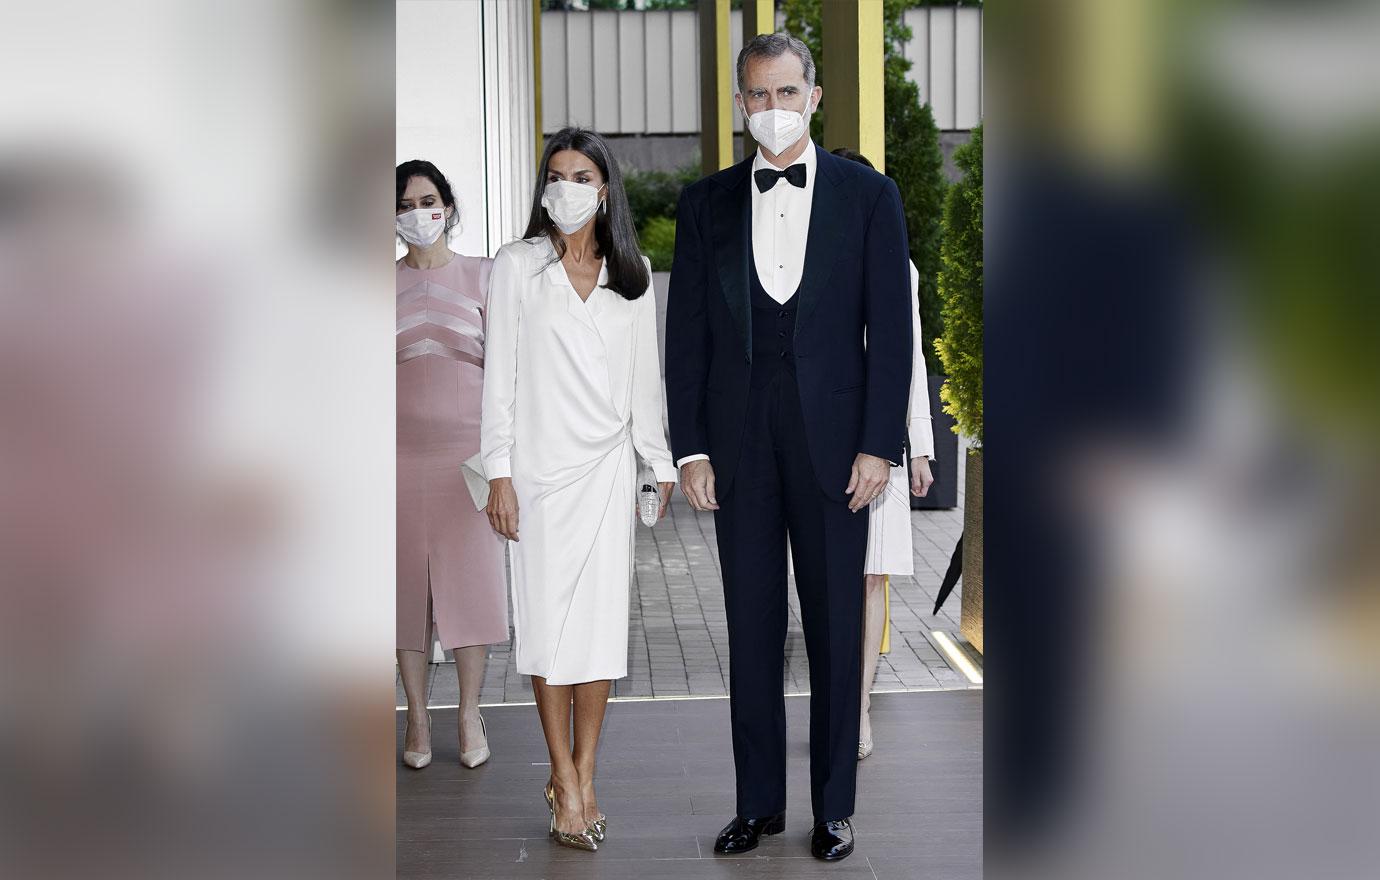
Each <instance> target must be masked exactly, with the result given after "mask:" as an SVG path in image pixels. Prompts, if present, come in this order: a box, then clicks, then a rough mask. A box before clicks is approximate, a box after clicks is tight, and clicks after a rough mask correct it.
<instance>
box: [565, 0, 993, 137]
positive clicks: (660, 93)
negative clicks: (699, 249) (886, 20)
mask: <svg viewBox="0 0 1380 880" xmlns="http://www.w3.org/2000/svg"><path fill="white" fill-rule="evenodd" d="M905 17H906V23H907V24H909V25H910V27H911V31H912V36H911V39H910V41H909V42H908V43H907V44H906V45H905V46H904V47H903V49H902V51H903V52H904V53H905V56H906V57H907V58H909V59H910V60H911V62H912V66H911V70H910V73H909V76H910V79H911V80H912V81H914V82H915V83H916V84H917V85H918V86H919V87H920V99H921V100H922V101H927V102H929V103H930V104H931V105H932V106H933V108H934V115H935V121H936V122H937V123H938V124H939V127H940V128H943V129H954V128H957V129H969V128H972V127H973V126H975V125H976V124H977V123H978V122H980V121H981V119H982V10H981V9H977V8H972V7H964V8H961V9H955V8H953V7H938V8H918V9H909V10H906V13H905ZM742 20H743V19H742V11H741V10H733V11H732V12H731V13H730V20H729V46H730V57H731V58H732V59H734V60H736V59H737V57H738V51H739V50H740V49H741V48H742V45H743V36H742ZM542 59H543V65H542V96H543V97H542V127H543V130H544V131H546V132H553V131H556V130H557V129H559V128H561V127H562V126H564V125H566V124H567V123H571V122H574V123H580V124H583V125H590V126H593V127H594V128H596V129H597V130H599V131H601V132H604V133H607V134H669V133H685V134H693V133H696V132H698V131H699V129H700V122H699V115H700V104H699V91H698V90H699V59H700V54H699V22H698V20H697V18H696V13H695V11H694V10H669V11H668V10H654V11H650V12H642V11H633V10H630V11H624V12H614V11H607V10H596V11H592V12H563V11H559V10H552V11H547V12H543V13H542ZM825 85H827V84H825ZM733 126H734V130H735V131H740V130H741V129H742V117H741V115H740V114H739V113H738V110H737V107H736V106H735V107H734V110H733Z"/></svg>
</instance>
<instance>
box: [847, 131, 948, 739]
mask: <svg viewBox="0 0 1380 880" xmlns="http://www.w3.org/2000/svg"><path fill="white" fill-rule="evenodd" d="M834 154H835V155H838V156H842V157H844V158H845V159H851V160H853V161H854V162H861V163H862V164H864V165H866V166H867V167H868V168H871V167H873V165H872V163H871V162H869V161H868V160H867V157H866V156H864V155H862V154H861V153H858V152H855V151H853V150H849V149H838V150H834ZM910 317H911V330H912V331H913V333H914V339H915V345H914V356H913V360H912V362H911V372H910V404H909V412H908V414H907V433H908V434H909V436H908V438H907V439H908V440H909V442H910V477H909V479H907V477H906V469H905V468H899V467H895V468H892V469H891V477H890V479H889V481H888V482H887V486H886V489H884V490H883V491H882V494H881V495H879V496H877V498H876V499H875V500H873V502H872V504H871V505H870V506H869V508H868V516H869V521H868V528H867V568H866V569H865V572H866V574H865V575H864V578H865V580H866V588H867V599H866V602H865V604H864V606H863V667H862V668H863V675H862V714H861V715H860V716H859V724H858V760H859V761H861V760H862V759H863V758H866V757H867V756H868V755H870V754H872V748H873V746H872V718H871V716H870V710H871V708H872V682H873V680H874V679H875V678H876V676H877V658H878V656H879V655H880V654H881V652H882V650H883V636H884V635H889V633H887V629H888V626H887V618H888V614H887V611H888V604H889V602H890V599H891V597H890V595H889V586H890V576H891V575H900V576H903V577H905V576H910V575H913V574H915V557H914V554H913V548H912V546H911V534H910V496H911V495H912V494H913V495H915V496H917V497H920V498H923V497H925V495H926V494H927V493H928V492H929V490H930V484H932V483H933V482H934V477H933V476H932V475H931V473H930V461H931V460H932V459H933V458H934V429H933V427H932V424H931V422H932V420H931V417H930V392H929V376H928V375H927V374H926V372H925V346H924V344H923V340H924V338H925V337H924V336H923V335H922V333H921V328H920V270H919V269H917V268H915V263H911V264H910ZM907 483H909V485H907Z"/></svg>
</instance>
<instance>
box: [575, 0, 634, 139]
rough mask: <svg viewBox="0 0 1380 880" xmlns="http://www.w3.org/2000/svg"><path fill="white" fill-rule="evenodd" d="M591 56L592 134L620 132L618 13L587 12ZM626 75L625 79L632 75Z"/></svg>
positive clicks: (605, 11) (632, 73)
mask: <svg viewBox="0 0 1380 880" xmlns="http://www.w3.org/2000/svg"><path fill="white" fill-rule="evenodd" d="M586 15H588V16H589V18H590V27H591V31H592V45H593V54H592V55H591V56H590V67H591V68H592V69H593V71H594V94H593V95H592V96H591V97H592V98H593V100H594V129H595V131H623V130H624V126H623V125H622V124H621V122H620V120H619V113H618V104H619V97H618V90H619V88H620V84H621V83H622V82H623V75H622V71H621V70H620V65H619V53H618V17H619V16H618V13H617V12H613V11H610V10H602V11H596V12H589V13H586ZM635 73H636V72H635V71H628V77H629V78H631V77H632V76H634V75H635Z"/></svg>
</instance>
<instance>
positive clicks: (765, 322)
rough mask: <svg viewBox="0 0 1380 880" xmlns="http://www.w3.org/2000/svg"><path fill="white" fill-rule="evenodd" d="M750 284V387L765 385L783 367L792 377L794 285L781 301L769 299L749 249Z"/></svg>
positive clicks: (795, 298)
mask: <svg viewBox="0 0 1380 880" xmlns="http://www.w3.org/2000/svg"><path fill="white" fill-rule="evenodd" d="M748 261H749V265H751V266H752V271H751V272H749V273H748V275H749V276H750V278H751V286H752V387H754V388H761V387H762V386H764V385H767V384H768V383H770V382H771V380H772V379H773V378H775V377H776V376H777V375H778V374H780V373H781V372H782V371H783V370H784V371H785V372H787V373H789V374H790V375H791V376H792V377H794V376H795V353H794V352H795V310H796V309H795V307H796V303H797V302H798V301H799V299H800V291H799V289H798V288H797V290H796V292H795V293H792V294H791V298H790V299H788V300H786V301H785V302H784V303H778V302H777V301H776V300H774V299H772V298H771V296H770V295H769V294H768V293H767V291H766V289H765V288H764V287H762V281H761V279H760V278H758V277H757V264H756V263H755V262H753V257H752V252H751V250H749V252H748Z"/></svg>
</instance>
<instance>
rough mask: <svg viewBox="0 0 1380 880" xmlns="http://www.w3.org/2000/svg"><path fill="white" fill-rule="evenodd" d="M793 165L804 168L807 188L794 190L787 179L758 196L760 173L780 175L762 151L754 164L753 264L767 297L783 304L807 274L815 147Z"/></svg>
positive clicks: (795, 188)
mask: <svg viewBox="0 0 1380 880" xmlns="http://www.w3.org/2000/svg"><path fill="white" fill-rule="evenodd" d="M791 164H792V165H804V166H805V186H803V187H799V186H793V185H792V184H791V183H790V182H789V181H788V180H786V179H785V178H784V177H783V178H781V179H780V180H778V181H776V185H775V186H773V187H772V188H771V189H769V190H767V191H766V192H759V191H758V189H757V181H756V179H755V175H756V174H757V171H758V169H761V168H770V169H771V170H773V171H779V170H781V169H778V168H777V167H776V166H775V165H773V164H771V163H770V162H768V161H767V157H766V156H764V155H762V151H761V150H760V149H759V150H758V151H757V157H756V158H755V159H753V160H752V174H753V175H754V179H753V180H752V181H751V182H750V183H749V186H750V187H751V189H752V260H753V263H754V264H756V267H757V278H758V280H759V281H761V282H762V288H763V289H764V290H766V292H767V296H770V297H771V298H772V299H774V300H776V301H777V302H779V303H784V302H785V301H786V300H788V299H790V298H791V295H792V294H794V293H795V291H796V288H798V287H800V279H801V277H803V276H804V274H805V242H806V240H807V239H808V238H809V235H810V208H811V207H812V206H813V204H814V196H815V164H816V163H815V145H814V144H813V143H812V144H810V145H809V146H808V147H806V148H805V152H803V153H801V154H800V158H799V159H797V160H796V161H795V162H792V163H791Z"/></svg>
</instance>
